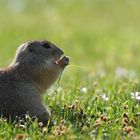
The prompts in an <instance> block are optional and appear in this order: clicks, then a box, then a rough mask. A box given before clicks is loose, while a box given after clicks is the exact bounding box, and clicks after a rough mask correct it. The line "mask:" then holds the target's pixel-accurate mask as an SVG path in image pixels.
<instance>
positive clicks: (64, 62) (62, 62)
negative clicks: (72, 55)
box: [55, 56, 70, 68]
mask: <svg viewBox="0 0 140 140" xmlns="http://www.w3.org/2000/svg"><path fill="white" fill-rule="evenodd" d="M69 60H70V59H69V57H68V56H61V57H60V58H59V59H58V60H56V61H55V64H57V65H59V66H60V67H63V68H64V67H66V66H67V65H69Z"/></svg>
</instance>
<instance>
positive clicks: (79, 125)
mask: <svg viewBox="0 0 140 140" xmlns="http://www.w3.org/2000/svg"><path fill="white" fill-rule="evenodd" d="M139 17H140V1H139V0H133V1H132V0H116V1H113V0H112V1H111V0H69V1H66V0H46V1H45V0H42V1H41V0H36V1H34V0H8V1H5V0H0V66H1V67H5V66H7V65H8V64H9V63H10V62H11V61H12V59H13V57H14V55H15V52H16V49H17V47H18V46H19V45H20V44H21V43H23V42H25V41H28V40H39V39H41V40H42V39H47V40H50V41H52V42H53V43H54V44H56V45H57V46H59V47H61V48H62V49H63V50H64V52H65V54H66V55H68V56H69V57H70V59H71V60H70V65H69V66H68V67H67V68H66V69H65V71H64V73H63V75H62V78H61V81H60V84H58V83H57V82H56V83H55V85H54V86H53V87H52V88H51V89H49V90H48V91H47V92H46V94H45V96H44V97H43V99H44V101H45V103H46V105H47V106H48V107H49V108H50V110H51V112H52V114H53V115H52V120H53V125H52V126H46V127H44V128H40V126H39V125H38V124H37V122H34V123H33V122H30V123H31V125H30V126H28V122H27V125H26V124H25V125H16V126H13V125H12V124H9V123H7V121H6V120H5V119H2V118H1V119H0V139H3V140H9V139H15V140H17V139H26V140H32V139H33V140H37V139H52V140H53V139H80V140H81V139H83V140H85V139H87V140H88V139H89V140H90V139H92V140H94V139H97V140H100V139H104V140H108V139H109V140H115V139H116V140H119V139H128V140H129V139H134V140H138V139H140V138H139V137H140V80H139V78H140V18H139ZM29 121H30V120H29Z"/></svg>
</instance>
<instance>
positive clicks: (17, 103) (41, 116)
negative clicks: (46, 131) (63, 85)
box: [0, 41, 69, 124]
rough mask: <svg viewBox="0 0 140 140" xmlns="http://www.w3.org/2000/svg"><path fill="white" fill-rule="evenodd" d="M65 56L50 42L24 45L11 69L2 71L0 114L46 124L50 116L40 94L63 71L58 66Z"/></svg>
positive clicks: (0, 75)
mask: <svg viewBox="0 0 140 140" xmlns="http://www.w3.org/2000/svg"><path fill="white" fill-rule="evenodd" d="M62 54H63V51H62V50H61V49H59V48H57V47H56V46H55V45H54V44H52V43H50V42H48V41H31V42H26V43H24V44H22V45H21V46H20V47H19V48H18V50H17V53H16V57H15V59H14V61H13V62H12V63H11V64H10V66H8V67H6V68H4V69H2V70H0V114H1V115H2V116H4V117H7V118H9V117H11V118H15V117H16V116H18V117H20V116H24V115H25V114H27V113H28V114H29V115H30V116H31V117H33V116H36V117H37V118H38V120H39V122H43V123H44V124H46V123H47V122H48V120H49V119H50V116H51V115H50V112H49V110H48V109H47V108H46V107H45V106H44V105H43V104H42V99H41V94H42V93H43V92H44V91H45V90H46V89H48V88H49V87H50V86H51V85H52V84H53V83H54V82H55V81H56V80H57V78H58V77H59V74H60V73H61V71H62V70H63V68H64V67H61V66H60V65H58V64H56V63H55V61H57V60H59V59H60V57H61V55H62ZM68 61H69V60H68ZM65 66H66V65H65Z"/></svg>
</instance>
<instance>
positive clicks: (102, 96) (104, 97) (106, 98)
mask: <svg viewBox="0 0 140 140" xmlns="http://www.w3.org/2000/svg"><path fill="white" fill-rule="evenodd" d="M101 98H102V99H103V100H105V101H108V100H109V98H108V97H107V96H106V94H105V93H103V94H102V95H101Z"/></svg>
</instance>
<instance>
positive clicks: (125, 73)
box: [116, 67, 136, 79]
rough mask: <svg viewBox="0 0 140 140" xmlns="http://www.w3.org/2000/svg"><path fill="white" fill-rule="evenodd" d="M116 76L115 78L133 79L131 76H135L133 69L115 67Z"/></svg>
mask: <svg viewBox="0 0 140 140" xmlns="http://www.w3.org/2000/svg"><path fill="white" fill-rule="evenodd" d="M116 77H117V78H127V79H133V78H136V72H135V71H133V70H127V69H125V68H120V67H118V68H117V69H116Z"/></svg>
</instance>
